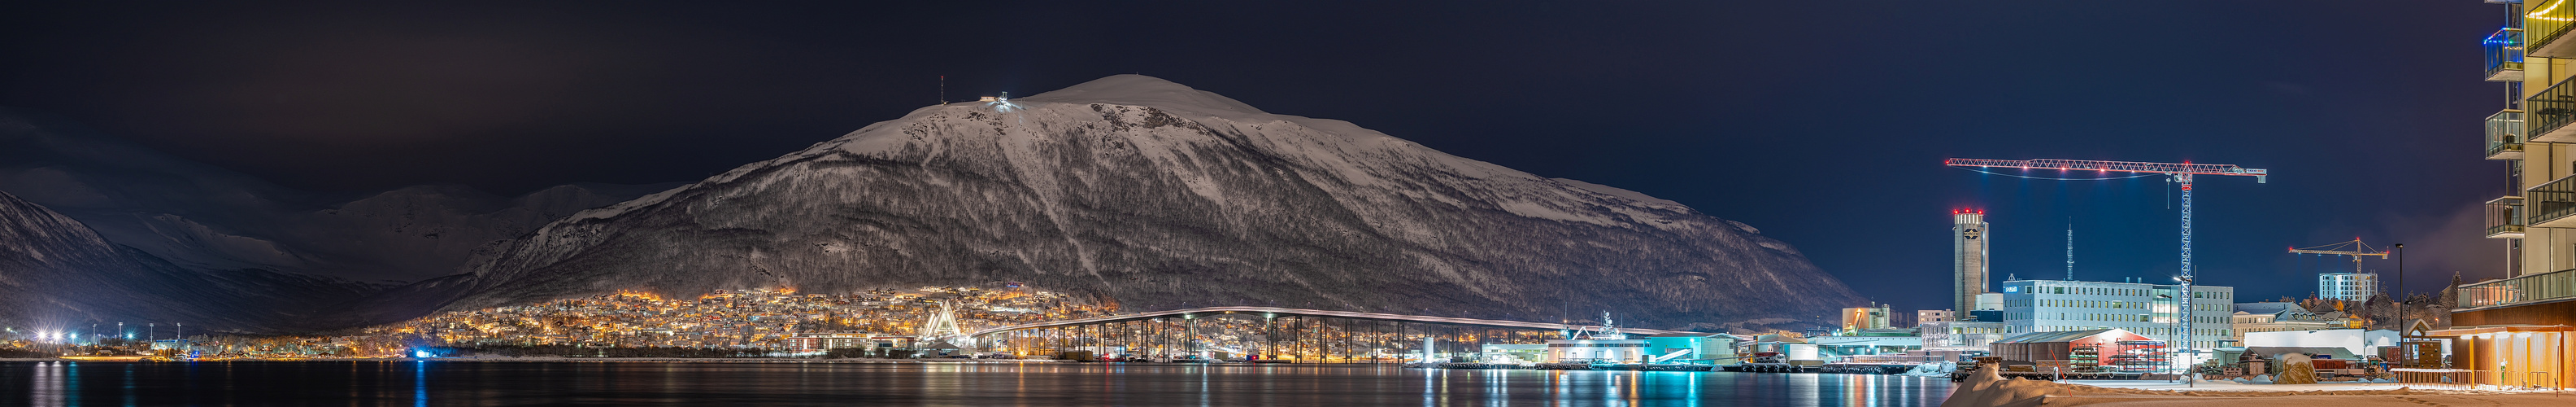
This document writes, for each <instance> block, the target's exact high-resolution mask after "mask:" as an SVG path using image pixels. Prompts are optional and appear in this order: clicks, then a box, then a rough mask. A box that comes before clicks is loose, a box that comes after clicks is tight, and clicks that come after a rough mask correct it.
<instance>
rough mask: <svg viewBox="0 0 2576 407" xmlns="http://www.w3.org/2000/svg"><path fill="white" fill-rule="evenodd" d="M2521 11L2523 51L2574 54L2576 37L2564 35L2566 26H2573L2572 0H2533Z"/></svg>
mask: <svg viewBox="0 0 2576 407" xmlns="http://www.w3.org/2000/svg"><path fill="white" fill-rule="evenodd" d="M2534 1H2535V2H2534V3H2533V4H2532V5H2530V6H2525V7H2524V9H2525V10H2530V11H2528V12H2524V13H2523V14H2522V17H2523V18H2522V31H2523V37H2522V38H2523V42H2522V43H2523V44H2526V46H2525V47H2524V48H2523V53H2525V54H2528V55H2531V56H2535V57H2546V58H2567V57H2571V56H2576V41H2559V40H2560V39H2564V38H2567V29H2568V28H2569V27H2576V4H2569V3H2576V0H2534Z"/></svg>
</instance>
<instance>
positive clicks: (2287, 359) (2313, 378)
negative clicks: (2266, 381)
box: [2272, 353, 2317, 384]
mask: <svg viewBox="0 0 2576 407" xmlns="http://www.w3.org/2000/svg"><path fill="white" fill-rule="evenodd" d="M2281 366H2284V367H2286V368H2285V369H2281V375H2280V376H2278V377H2274V378H2273V379H2272V384H2309V383H2316V382H2317V364H2316V363H2315V362H2311V361H2309V360H2308V355H2301V354H2296V353H2284V354H2281Z"/></svg>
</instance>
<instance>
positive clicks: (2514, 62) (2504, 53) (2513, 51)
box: [2485, 28, 2522, 82]
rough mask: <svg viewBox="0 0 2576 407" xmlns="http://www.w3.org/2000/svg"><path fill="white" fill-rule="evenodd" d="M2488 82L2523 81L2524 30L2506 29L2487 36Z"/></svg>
mask: <svg viewBox="0 0 2576 407" xmlns="http://www.w3.org/2000/svg"><path fill="white" fill-rule="evenodd" d="M2485 45H2486V48H2487V80H2488V81H2494V82H2513V81H2520V80H2522V29H2520V28H2505V29H2498V30H2496V32H2495V34H2490V35H2487V40H2486V44H2485Z"/></svg>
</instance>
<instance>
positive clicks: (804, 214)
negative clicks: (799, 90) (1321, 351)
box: [367, 75, 1862, 327]
mask: <svg viewBox="0 0 2576 407" xmlns="http://www.w3.org/2000/svg"><path fill="white" fill-rule="evenodd" d="M463 270H464V271H465V273H464V274H459V275H455V276H451V277H448V278H441V279H436V280H431V281H425V282H422V283H419V284H415V285H413V286H411V287H405V288H403V289H400V294H397V295H389V296H385V297H381V298H378V299H376V300H375V302H374V303H373V305H372V306H371V307H367V308H368V309H371V310H372V311H371V312H375V314H371V315H370V316H369V318H370V319H377V320H382V319H386V318H398V317H404V316H408V315H417V314H418V313H420V312H426V311H428V309H427V307H428V306H432V305H440V306H442V307H440V308H443V309H448V310H460V309H472V308H483V307H491V306H500V305H509V304H519V303H527V302H533V301H542V300H549V299H555V298H565V297H573V296H584V295H594V294H600V293H607V292H612V291H617V290H649V291H658V292H665V293H674V294H694V293H700V292H705V291H708V290H713V289H719V288H741V287H758V286H777V285H787V286H794V287H798V288H800V289H803V290H808V291H817V290H819V291H845V290H858V289H864V288H870V287H881V286H917V285H923V284H960V283H981V282H989V281H1023V282H1029V283H1032V284H1035V285H1037V286H1040V287H1054V288H1062V289H1073V290H1082V291H1090V292H1093V293H1096V294H1100V295H1102V296H1104V297H1107V298H1112V299H1115V300H1117V301H1120V302H1122V303H1123V304H1124V305H1125V306H1126V307H1128V308H1130V309H1165V308H1180V307H1194V306H1212V305H1276V306H1288V307H1306V308H1323V309H1339V310H1358V311H1382V312H1400V313H1418V314H1434V315H1456V316H1474V317H1488V318H1503V319H1518V320H1551V319H1555V318H1558V317H1559V316H1561V315H1564V314H1575V315H1588V314H1591V313H1593V312H1595V311H1597V310H1602V309H1608V310H1613V311H1616V312H1618V313H1619V314H1620V315H1621V316H1620V319H1622V320H1631V321H1638V322H1641V323H1642V324H1643V325H1645V326H1653V327H1678V326H1686V325H1691V324H1697V323H1711V324H1722V323H1727V322H1740V321H1745V320H1750V319H1756V318H1778V317H1786V318H1799V319H1814V318H1816V317H1818V316H1824V315H1832V314H1833V312H1834V308H1836V307H1842V306H1852V305H1857V304H1859V303H1861V302H1862V300H1861V299H1860V297H1859V296H1857V295H1856V294H1854V293H1853V292H1852V291H1851V290H1850V289H1848V288H1846V287H1845V286H1843V284H1842V283H1841V282H1839V281H1837V280H1836V279H1834V278H1833V277H1832V276H1830V275H1827V274H1825V273H1823V272H1821V271H1819V270H1817V269H1816V267H1815V266H1814V265H1812V264H1810V263H1809V262H1808V261H1807V259H1806V258H1805V257H1804V256H1803V255H1801V254H1799V253H1798V251H1797V250H1796V249H1794V248H1791V247H1790V246H1789V245H1788V244H1786V243H1782V242H1780V241H1777V240H1773V239H1770V238H1768V237H1764V236H1762V235H1761V234H1760V232H1759V231H1758V230H1756V229H1754V228H1753V227H1751V226H1748V225H1745V224H1743V223H1739V222H1735V221H1729V220H1725V219H1719V218H1716V217H1712V216H1709V215H1706V214H1702V213H1699V212H1697V211H1694V210H1692V209H1691V208H1689V207H1686V206H1683V205H1681V204H1679V203H1675V202H1672V201H1667V200H1661V199H1654V198H1652V197H1648V196H1646V195H1644V194H1640V193H1637V192H1633V191H1627V190H1622V189H1618V188H1612V187H1608V186H1602V185H1595V184H1590V183H1584V182H1580V181H1573V180H1564V179H1550V178H1545V177H1540V176H1536V175H1531V174H1528V173H1523V172H1520V171H1515V170H1512V169H1509V168H1503V167H1501V166H1496V165H1493V164H1489V163H1485V162H1481V161H1475V160H1470V159H1465V158H1459V157H1456V156H1451V155H1448V154H1444V153H1441V152H1439V151H1434V150H1431V149H1429V148H1425V147H1423V146H1421V145H1419V144H1415V143H1412V142H1408V141H1405V140H1402V139H1398V138H1395V137H1390V136H1387V135H1385V134H1380V133H1378V132H1375V131H1371V130H1368V129H1364V128H1361V127H1359V126H1356V125H1353V124H1351V123H1347V122H1342V121H1335V120H1325V119H1314V118H1305V117H1297V116H1287V115H1276V114H1269V113H1265V112H1262V111H1260V110H1259V109H1255V108H1253V107H1251V106H1247V105H1244V104H1243V103H1239V102H1236V101H1234V100H1232V99H1228V98H1226V97H1224V96H1219V95H1216V94H1213V93H1208V92H1202V91H1198V90H1195V89H1191V88H1189V87H1186V86H1181V85H1179V84H1174V83H1171V82H1167V81H1163V80H1161V79H1156V78H1152V77H1146V76H1137V75H1120V76H1113V77H1109V78H1104V79H1100V80H1096V81H1092V82H1089V83H1084V84H1081V85H1077V86H1074V87H1071V88H1066V89H1063V90H1058V91H1055V92H1049V93H1045V94H1040V95H1037V96H1031V97H1027V98H1022V99H1013V100H1010V101H1008V102H1003V103H956V104H948V105H941V106H932V107H927V108H923V109H920V110H916V111H914V112H912V113H911V114H908V115H906V116H904V117H903V118H901V119H896V120H892V121H886V122H881V123H877V124H874V125H870V126H867V127H866V128H863V129H860V130H858V131H856V132H852V133H850V134H848V135H844V136H842V137H840V138H837V139H833V140H830V141H826V142H822V143H820V144H815V145H813V146H812V147H808V148H806V149H804V150H803V151H797V152H794V153H792V154H788V155H785V156H781V157H778V158H776V159H772V160H768V161H763V162H757V163H752V164H749V165H744V166H742V167H740V168H736V169H734V170H732V171H728V172H725V173H723V174H719V175H716V176H714V177H711V178H708V179H706V180H703V181H700V182H697V183H694V184H689V185H686V186H682V187H679V188H675V189H671V190H667V191H663V192H660V193H655V194H652V195H648V196H644V197H641V198H637V199H634V200H631V201H626V202H622V203H618V204H615V205H611V206H608V207H605V208H599V209H593V210H588V211H582V212H580V213H578V214H575V215H573V216H572V217H569V218H565V219H562V220H558V221H555V222H553V223H551V224H547V225H545V226H544V227H542V228H540V229H538V230H536V231H535V232H534V233H532V234H530V235H527V236H524V237H521V238H519V239H517V240H514V241H511V242H509V243H507V244H506V245H504V246H501V247H499V248H498V250H495V251H492V252H490V253H489V255H487V256H481V257H478V258H476V259H475V260H473V261H472V262H470V263H469V264H467V265H466V267H465V268H464V269H463Z"/></svg>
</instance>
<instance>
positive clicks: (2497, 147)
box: [2487, 110, 2522, 160]
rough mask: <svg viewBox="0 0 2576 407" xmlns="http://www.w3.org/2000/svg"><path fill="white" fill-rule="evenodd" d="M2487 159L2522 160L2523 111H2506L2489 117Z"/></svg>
mask: <svg viewBox="0 0 2576 407" xmlns="http://www.w3.org/2000/svg"><path fill="white" fill-rule="evenodd" d="M2487 159H2489V160H2520V159H2522V111H2520V110H2505V111H2501V112H2496V114H2495V115H2493V116H2487Z"/></svg>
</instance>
